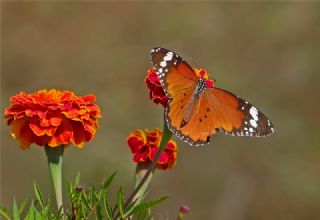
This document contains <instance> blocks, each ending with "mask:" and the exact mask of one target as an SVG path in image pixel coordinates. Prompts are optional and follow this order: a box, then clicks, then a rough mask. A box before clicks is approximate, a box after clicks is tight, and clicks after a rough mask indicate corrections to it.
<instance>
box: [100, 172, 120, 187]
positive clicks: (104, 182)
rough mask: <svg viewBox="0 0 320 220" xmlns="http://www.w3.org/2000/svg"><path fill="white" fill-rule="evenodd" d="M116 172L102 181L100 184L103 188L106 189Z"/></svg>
mask: <svg viewBox="0 0 320 220" xmlns="http://www.w3.org/2000/svg"><path fill="white" fill-rule="evenodd" d="M116 174H117V172H114V173H113V174H112V175H111V176H110V177H109V178H108V180H107V181H103V184H102V188H103V189H104V190H107V189H108V188H109V186H110V185H111V183H112V181H113V179H114V177H115V176H116Z"/></svg>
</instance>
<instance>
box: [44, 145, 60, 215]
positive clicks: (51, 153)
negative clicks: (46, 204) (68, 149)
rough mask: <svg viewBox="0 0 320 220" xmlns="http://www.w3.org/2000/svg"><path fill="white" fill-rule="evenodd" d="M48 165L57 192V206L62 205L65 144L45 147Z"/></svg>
mask: <svg viewBox="0 0 320 220" xmlns="http://www.w3.org/2000/svg"><path fill="white" fill-rule="evenodd" d="M44 149H45V152H46V155H47V159H48V165H49V169H50V173H51V177H52V182H53V187H54V191H55V194H56V201H57V208H58V209H60V208H61V207H62V155H63V151H64V146H63V145H62V146H59V147H49V146H45V147H44Z"/></svg>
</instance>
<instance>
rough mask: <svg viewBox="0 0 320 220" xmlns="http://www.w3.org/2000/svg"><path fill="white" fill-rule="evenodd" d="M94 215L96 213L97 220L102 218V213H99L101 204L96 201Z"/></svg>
mask: <svg viewBox="0 0 320 220" xmlns="http://www.w3.org/2000/svg"><path fill="white" fill-rule="evenodd" d="M96 215H97V219H98V220H102V219H103V216H102V213H101V205H100V203H96Z"/></svg>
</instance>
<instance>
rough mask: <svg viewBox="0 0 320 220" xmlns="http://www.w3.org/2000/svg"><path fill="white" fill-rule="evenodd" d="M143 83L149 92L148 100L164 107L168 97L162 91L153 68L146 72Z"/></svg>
mask: <svg viewBox="0 0 320 220" xmlns="http://www.w3.org/2000/svg"><path fill="white" fill-rule="evenodd" d="M144 81H145V83H146V84H147V86H148V88H149V90H150V99H152V100H153V102H154V103H156V104H161V105H162V106H163V107H166V105H167V102H168V97H167V96H166V94H165V92H164V91H163V89H162V86H161V84H160V81H159V78H158V76H157V74H156V71H155V70H154V69H153V68H151V69H149V70H148V73H147V76H146V78H145V80H144Z"/></svg>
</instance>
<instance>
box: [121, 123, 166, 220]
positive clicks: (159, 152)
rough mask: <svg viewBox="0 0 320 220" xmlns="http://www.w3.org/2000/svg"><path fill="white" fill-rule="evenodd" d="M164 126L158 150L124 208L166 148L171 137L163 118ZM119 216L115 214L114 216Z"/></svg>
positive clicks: (128, 204)
mask: <svg viewBox="0 0 320 220" xmlns="http://www.w3.org/2000/svg"><path fill="white" fill-rule="evenodd" d="M164 121H165V123H164V126H163V132H162V137H161V142H160V145H159V148H158V152H157V154H156V156H155V158H154V159H153V161H152V163H151V164H150V166H149V168H148V171H147V172H146V174H145V175H144V177H143V178H142V180H141V181H140V183H139V184H138V186H137V187H136V188H135V190H134V191H133V192H132V193H131V195H130V197H129V198H128V199H127V201H126V202H125V205H124V207H125V209H126V208H128V207H129V206H130V205H131V203H132V202H133V201H134V198H136V195H137V194H138V193H139V191H140V189H141V188H142V187H143V186H144V184H145V183H146V182H147V180H148V177H149V176H150V175H151V174H152V172H153V171H154V169H155V168H156V166H157V162H158V160H159V158H160V156H161V154H162V152H163V151H164V149H165V148H166V146H167V144H168V142H169V140H170V139H171V137H172V132H171V131H170V130H169V129H168V126H167V123H166V120H164ZM118 216H119V213H118V215H116V218H117V217H118Z"/></svg>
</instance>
